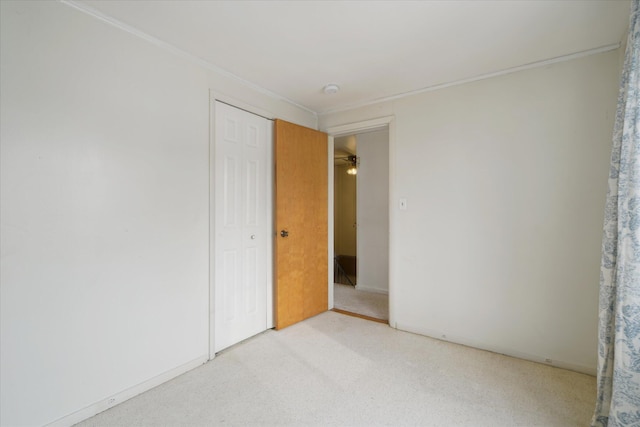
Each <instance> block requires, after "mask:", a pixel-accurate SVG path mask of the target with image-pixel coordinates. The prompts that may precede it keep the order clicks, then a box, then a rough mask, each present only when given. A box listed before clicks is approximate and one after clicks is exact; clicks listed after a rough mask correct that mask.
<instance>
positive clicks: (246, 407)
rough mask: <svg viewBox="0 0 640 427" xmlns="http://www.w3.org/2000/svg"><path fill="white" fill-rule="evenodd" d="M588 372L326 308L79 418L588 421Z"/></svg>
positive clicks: (170, 422) (207, 422)
mask: <svg viewBox="0 0 640 427" xmlns="http://www.w3.org/2000/svg"><path fill="white" fill-rule="evenodd" d="M595 383H596V381H595V378H594V377H591V376H589V375H584V374H578V373H575V372H570V371H565V370H562V369H558V368H554V367H550V366H546V365H542V364H537V363H533V362H527V361H523V360H519V359H514V358H511V357H506V356H501V355H498V354H495V353H489V352H486V351H481V350H475V349H471V348H468V347H464V346H460V345H455V344H451V343H446V342H442V341H438V340H434V339H430V338H426V337H422V336H419V335H414V334H410V333H406V332H400V331H397V330H394V329H392V328H390V327H389V326H387V325H384V324H381V323H376V322H370V321H366V320H363V319H358V318H355V317H350V316H345V315H341V314H338V313H334V312H326V313H323V314H321V315H319V316H316V317H314V318H312V319H308V320H306V321H304V322H301V323H298V324H296V325H293V326H291V327H289V328H286V329H283V330H281V331H278V332H276V331H273V330H269V331H267V332H265V333H263V334H261V335H258V336H256V337H254V338H251V339H249V340H247V341H245V342H243V343H240V344H238V345H236V346H234V347H231V348H229V349H227V350H225V351H224V352H222V353H221V354H219V355H218V357H216V359H214V360H213V361H211V362H209V363H207V364H205V365H203V366H201V367H199V368H196V369H194V370H192V371H190V372H188V373H186V374H184V375H182V376H180V377H178V378H176V379H174V380H172V381H170V382H168V383H165V384H163V385H161V386H158V387H156V388H154V389H153V390H150V391H148V392H146V393H144V394H142V395H140V396H137V397H135V398H133V399H131V400H129V401H126V402H124V403H122V404H120V405H118V406H115V407H114V408H112V409H110V410H108V411H105V412H103V413H102V414H99V415H98V416H96V417H94V418H91V419H89V420H87V421H85V422H83V423H81V424H80V425H81V426H219V425H225V426H275V425H279V426H474V427H483V426H491V427H500V426H509V427H511V426H586V425H588V424H589V420H590V418H591V413H592V411H593V407H594V402H595V391H596V390H595Z"/></svg>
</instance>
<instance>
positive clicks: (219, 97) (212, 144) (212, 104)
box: [208, 90, 275, 360]
mask: <svg viewBox="0 0 640 427" xmlns="http://www.w3.org/2000/svg"><path fill="white" fill-rule="evenodd" d="M216 102H222V103H224V104H227V105H229V106H231V107H234V108H238V109H240V110H244V111H246V112H248V113H251V114H255V115H257V116H260V117H263V118H265V119H267V120H273V119H274V117H273V114H271V113H269V112H267V111H264V110H261V109H259V108H257V107H254V106H252V105H249V104H246V103H244V102H241V101H238V100H236V99H233V98H231V97H228V96H226V95H223V94H221V93H218V92H215V91H213V90H210V91H209V304H208V313H209V325H208V326H209V330H208V336H209V360H212V359H214V358H215V355H216V353H215V330H216V328H215V326H216V325H215V320H216V318H215V302H216V301H215V297H216V295H215V289H216V287H215V285H216V283H215V271H214V268H215V256H216V252H215V251H216V249H217V247H216V244H215V242H216V239H215V233H216V229H215V222H216V209H215V208H216V206H215V184H214V182H215V181H214V180H215V176H216V171H215V152H216V143H217V141H216V135H215V130H216V129H215V123H216V122H215V119H216ZM270 129H271V133H272V135H271V147H270V148H269V150H270V151H269V154H268V159H267V161H268V162H270V165H271V167H270V169H269V170H268V172H267V173H269V174H270V175H271V178H270V182H269V183H267V236H268V237H267V253H266V256H267V271H266V273H267V329H271V328H273V326H274V323H273V284H274V282H273V280H274V277H273V245H274V232H273V230H274V229H273V227H274V225H273V214H274V209H273V208H274V200H273V194H274V187H275V179H274V170H273V163H274V159H273V143H274V140H273V124H271V126H270Z"/></svg>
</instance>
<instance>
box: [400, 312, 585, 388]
mask: <svg viewBox="0 0 640 427" xmlns="http://www.w3.org/2000/svg"><path fill="white" fill-rule="evenodd" d="M394 326H395V328H396V329H399V330H401V331H405V332H411V333H414V334H418V335H424V336H427V337H430V338H435V339H437V340H441V341H447V342H451V343H454V344H461V345H465V346H467V347H473V348H477V349H480V350H486V351H490V352H492V353H498V354H503V355H505V356H510V357H515V358H517V359H523V360H528V361H530V362H536V363H542V364H543V365H548V366H554V367H556V368H562V369H567V370H569V371H575V372H580V373H582V374H587V375H591V376H596V372H597V369H596V367H595V366H585V365H579V364H576V363H571V362H566V361H563V360H555V359H553V360H552V359H549V358H545V357H542V356H538V355H535V354H528V353H523V352H519V351H515V350H511V349H507V348H501V347H498V346H493V345H487V344H485V343H482V342H479V341H475V340H470V339H467V338H463V337H454V336H451V335H448V334H445V333H443V332H441V331H435V330H431V329H424V328H417V327H413V326H410V325H404V324H400V323H396V324H395V325H394Z"/></svg>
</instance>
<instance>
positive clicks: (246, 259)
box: [213, 102, 273, 352]
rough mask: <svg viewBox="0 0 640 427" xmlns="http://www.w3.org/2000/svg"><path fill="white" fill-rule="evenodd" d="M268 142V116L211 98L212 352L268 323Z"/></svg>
mask: <svg viewBox="0 0 640 427" xmlns="http://www.w3.org/2000/svg"><path fill="white" fill-rule="evenodd" d="M272 141H273V135H272V123H271V121H270V120H267V119H265V118H262V117H260V116H257V115H254V114H251V113H248V112H246V111H243V110H240V109H237V108H234V107H231V106H229V105H226V104H223V103H220V102H216V103H215V155H214V158H215V172H214V185H215V188H214V194H215V201H214V206H215V208H214V209H215V224H214V227H215V232H214V254H215V255H214V257H215V263H214V277H215V285H214V289H215V295H214V300H215V313H214V323H215V334H214V338H213V339H214V351H215V352H218V351H220V350H222V349H224V348H226V347H229V346H231V345H233V344H235V343H237V342H239V341H242V340H244V339H246V338H249V337H251V336H253V335H255V334H258V333H260V332H262V331H264V330H266V329H267V327H268V325H269V326H270V324H271V323H272V322H268V320H267V315H268V314H271V310H268V303H269V301H268V300H270V299H271V298H270V296H271V294H270V292H271V290H270V289H269V288H270V287H271V286H272V279H271V277H269V276H270V272H271V269H270V268H268V259H270V253H271V252H270V250H269V248H270V246H269V245H270V244H271V242H272V240H271V225H270V224H271V218H272V215H271V213H270V210H271V207H272V202H271V194H272V190H271V188H272V184H273V178H272V171H273V169H272V167H271V159H272V147H273V143H272Z"/></svg>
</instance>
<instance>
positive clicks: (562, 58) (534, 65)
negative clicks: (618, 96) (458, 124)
mask: <svg viewBox="0 0 640 427" xmlns="http://www.w3.org/2000/svg"><path fill="white" fill-rule="evenodd" d="M619 47H620V43H615V44H609V45H606V46H601V47H597V48H594V49H587V50H583V51H580V52H575V53H570V54H567V55H562V56H557V57H555V58H551V59H545V60H542V61H536V62H530V63H528V64H524V65H519V66H517V67H511V68H505V69H503V70H500V71H494V72H491V73H486V74H480V75H478V76H474V77H469V78H466V79H460V80H454V81H451V82H446V83H440V84H437V85H433V86H427V87H424V88H421V89H416V90H412V91H409V92H403V93H398V94H396V95H391V96H386V97H382V98H376V99H371V100H368V101H362V102H357V103H354V104H349V105H345V106H343V107H336V108H328V109H326V110H323V111H319V112H318V113H317V114H318V116H323V115H327V114H332V113H340V112H343V111H349V110H355V109H356V108H362V107H367V106H369V105H375V104H380V103H383V102H388V101H395V100H398V99H402V98H406V97H409V96H413V95H418V94H421V93H425V92H433V91H436V90H440V89H445V88H448V87H452V86H458V85H463V84H466V83H472V82H477V81H479V80H486V79H490V78H493V77H499V76H504V75H507V74H512V73H517V72H518V71H524V70H530V69H533V68H539V67H546V66H548V65H551V64H557V63H559V62H565V61H571V60H573V59H578V58H583V57H585V56H590V55H595V54H598V53H603V52H609V51H611V50H616V49H618V48H619Z"/></svg>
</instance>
